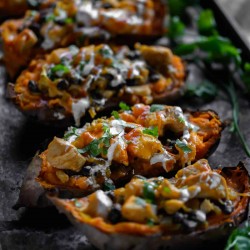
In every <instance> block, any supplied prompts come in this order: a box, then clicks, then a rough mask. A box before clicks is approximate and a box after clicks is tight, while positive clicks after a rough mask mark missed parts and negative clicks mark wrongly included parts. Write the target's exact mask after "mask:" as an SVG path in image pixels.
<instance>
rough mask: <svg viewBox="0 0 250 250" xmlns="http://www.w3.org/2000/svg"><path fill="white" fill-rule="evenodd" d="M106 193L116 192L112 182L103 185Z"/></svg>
mask: <svg viewBox="0 0 250 250" xmlns="http://www.w3.org/2000/svg"><path fill="white" fill-rule="evenodd" d="M103 189H104V191H110V190H115V185H114V184H113V182H112V181H105V182H104V185H103Z"/></svg>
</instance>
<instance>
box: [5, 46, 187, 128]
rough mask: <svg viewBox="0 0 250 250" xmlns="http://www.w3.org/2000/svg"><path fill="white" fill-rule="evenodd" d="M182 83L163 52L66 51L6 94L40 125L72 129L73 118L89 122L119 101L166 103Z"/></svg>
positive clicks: (178, 65) (175, 60)
mask: <svg viewBox="0 0 250 250" xmlns="http://www.w3.org/2000/svg"><path fill="white" fill-rule="evenodd" d="M184 78H185V67H184V65H183V63H182V61H181V59H180V58H179V57H177V56H175V55H173V53H172V52H171V50H170V49H168V48H165V47H161V46H147V45H141V44H136V45H135V49H134V50H131V49H129V48H128V47H127V46H109V45H107V44H101V45H90V46H85V47H82V48H80V49H78V48H77V47H75V46H70V47H68V48H64V49H57V50H54V51H53V52H51V53H50V54H48V55H46V56H45V57H44V58H40V59H36V60H33V61H32V62H31V63H30V65H29V67H28V68H27V69H26V70H24V71H23V72H22V74H21V75H20V76H19V77H18V79H17V81H16V83H15V84H9V93H10V96H11V97H12V99H13V101H14V102H15V103H16V104H17V106H18V107H19V108H20V110H22V111H23V112H24V113H27V114H29V115H31V116H33V117H35V118H37V119H38V120H39V121H41V122H43V123H51V124H54V125H60V124H67V123H68V124H72V123H73V119H72V118H74V120H75V123H76V125H77V126H79V125H80V119H81V117H83V116H84V115H85V113H87V114H89V115H90V116H91V117H92V118H93V117H94V116H95V115H96V113H98V112H100V111H104V110H105V108H106V109H108V108H111V107H115V106H118V104H119V102H120V101H121V100H122V101H124V102H126V103H128V104H131V105H132V104H135V103H145V104H151V103H152V102H163V103H169V102H171V101H173V100H174V99H177V98H178V96H179V95H180V93H181V89H182V87H183V85H184Z"/></svg>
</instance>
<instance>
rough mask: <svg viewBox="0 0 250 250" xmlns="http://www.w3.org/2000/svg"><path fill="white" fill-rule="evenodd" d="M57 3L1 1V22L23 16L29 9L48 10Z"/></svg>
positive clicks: (53, 0)
mask: <svg viewBox="0 0 250 250" xmlns="http://www.w3.org/2000/svg"><path fill="white" fill-rule="evenodd" d="M55 1H56V0H1V1H0V21H1V20H2V19H4V18H10V17H17V16H22V15H24V14H25V11H26V10H27V9H44V8H48V7H49V6H50V5H51V4H52V3H54V2H55Z"/></svg>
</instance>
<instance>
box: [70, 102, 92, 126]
mask: <svg viewBox="0 0 250 250" xmlns="http://www.w3.org/2000/svg"><path fill="white" fill-rule="evenodd" d="M89 106H90V103H89V99H88V98H82V99H80V100H79V101H77V102H73V103H72V113H73V117H74V120H75V124H76V126H80V121H81V117H82V116H83V115H85V113H86V110H87V109H88V108H89Z"/></svg>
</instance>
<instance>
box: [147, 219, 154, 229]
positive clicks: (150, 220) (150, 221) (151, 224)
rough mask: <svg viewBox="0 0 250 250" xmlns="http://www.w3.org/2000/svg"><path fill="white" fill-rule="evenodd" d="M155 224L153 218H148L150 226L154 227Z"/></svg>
mask: <svg viewBox="0 0 250 250" xmlns="http://www.w3.org/2000/svg"><path fill="white" fill-rule="evenodd" d="M154 224H155V223H154V221H153V220H152V219H148V220H147V225H148V226H150V227H152V226H154Z"/></svg>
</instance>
